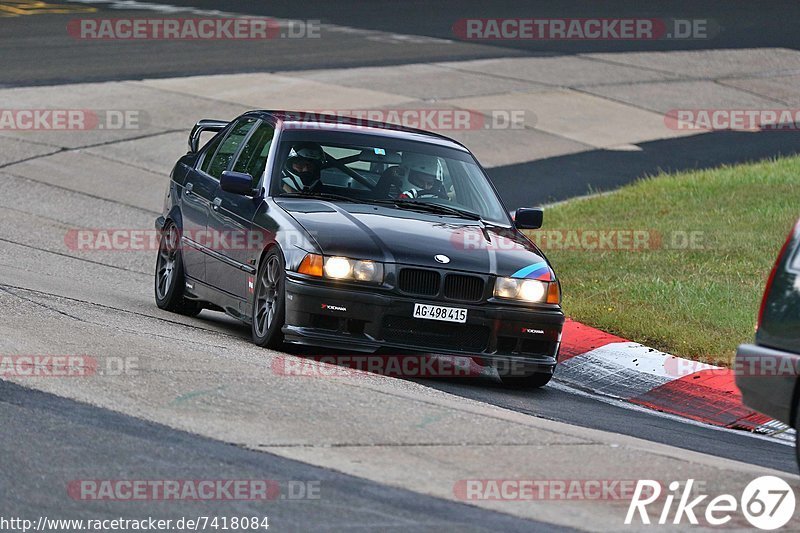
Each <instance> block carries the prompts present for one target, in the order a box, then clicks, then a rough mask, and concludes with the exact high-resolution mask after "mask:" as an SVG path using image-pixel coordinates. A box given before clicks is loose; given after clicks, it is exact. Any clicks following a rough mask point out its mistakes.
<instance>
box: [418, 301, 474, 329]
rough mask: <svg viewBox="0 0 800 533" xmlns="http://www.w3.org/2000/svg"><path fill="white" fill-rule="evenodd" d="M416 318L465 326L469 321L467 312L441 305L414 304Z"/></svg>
mask: <svg viewBox="0 0 800 533" xmlns="http://www.w3.org/2000/svg"><path fill="white" fill-rule="evenodd" d="M414 318H424V319H426V320H443V321H445V322H458V323H460V324H463V323H464V322H466V321H467V310H466V309H459V308H458V307H443V306H441V305H428V304H414Z"/></svg>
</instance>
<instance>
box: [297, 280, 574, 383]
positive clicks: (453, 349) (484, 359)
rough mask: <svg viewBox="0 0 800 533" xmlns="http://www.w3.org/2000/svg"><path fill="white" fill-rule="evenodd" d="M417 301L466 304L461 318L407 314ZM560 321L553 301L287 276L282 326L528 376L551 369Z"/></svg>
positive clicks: (303, 334)
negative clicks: (459, 298)
mask: <svg viewBox="0 0 800 533" xmlns="http://www.w3.org/2000/svg"><path fill="white" fill-rule="evenodd" d="M415 303H426V304H432V305H441V306H446V307H458V308H462V309H467V322H466V323H465V324H458V323H451V322H442V321H437V320H424V319H417V318H413V317H412V315H413V310H414V304H415ZM563 325H564V314H563V312H562V311H561V309H560V308H559V307H556V306H552V307H550V308H539V309H531V308H524V307H517V306H513V305H503V304H500V303H494V302H491V301H489V302H482V303H476V304H465V303H460V302H450V301H441V300H426V299H425V298H424V297H408V296H400V295H398V294H395V293H392V292H381V291H378V290H374V291H370V290H369V289H361V288H360V287H355V288H353V287H346V288H344V287H332V286H330V285H328V284H322V283H313V282H309V281H306V280H303V279H296V278H293V277H291V276H287V279H286V326H284V328H283V333H284V336H285V339H286V341H287V342H289V343H295V344H307V345H313V346H323V347H327V348H334V349H337V350H351V351H357V352H367V353H373V352H375V351H377V350H379V349H390V350H396V351H407V352H414V353H431V354H446V355H456V356H462V357H471V358H473V359H474V360H476V361H477V362H478V363H479V364H481V365H483V366H492V367H494V368H496V369H497V372H498V373H499V374H500V375H501V376H502V375H519V374H520V373H522V374H524V375H529V374H531V373H534V372H541V373H552V372H553V370H554V369H555V366H556V362H557V357H558V350H559V347H560V344H561V330H562V327H563ZM384 351H385V350H384Z"/></svg>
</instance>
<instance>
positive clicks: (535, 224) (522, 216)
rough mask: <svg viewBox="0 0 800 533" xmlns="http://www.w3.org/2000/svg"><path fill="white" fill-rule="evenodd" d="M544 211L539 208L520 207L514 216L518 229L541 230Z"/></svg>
mask: <svg viewBox="0 0 800 533" xmlns="http://www.w3.org/2000/svg"><path fill="white" fill-rule="evenodd" d="M543 219H544V210H543V209H541V208H539V207H520V208H519V209H517V212H516V213H515V214H514V225H515V226H516V227H517V229H539V228H541V227H542V220H543Z"/></svg>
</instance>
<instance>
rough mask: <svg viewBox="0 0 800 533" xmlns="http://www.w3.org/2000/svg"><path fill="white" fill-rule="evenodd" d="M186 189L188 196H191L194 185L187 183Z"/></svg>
mask: <svg viewBox="0 0 800 533" xmlns="http://www.w3.org/2000/svg"><path fill="white" fill-rule="evenodd" d="M185 188H186V194H191V193H192V190H193V189H194V183H187V184H186V187H185Z"/></svg>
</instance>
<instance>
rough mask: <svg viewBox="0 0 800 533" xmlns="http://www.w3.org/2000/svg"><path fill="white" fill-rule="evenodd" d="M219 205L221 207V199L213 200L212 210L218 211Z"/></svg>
mask: <svg viewBox="0 0 800 533" xmlns="http://www.w3.org/2000/svg"><path fill="white" fill-rule="evenodd" d="M221 205H222V198H220V197H217V198H214V210H217V209H219V206H221Z"/></svg>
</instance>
